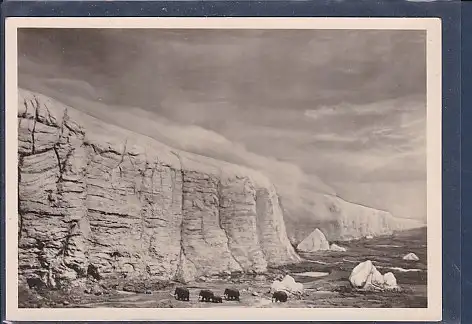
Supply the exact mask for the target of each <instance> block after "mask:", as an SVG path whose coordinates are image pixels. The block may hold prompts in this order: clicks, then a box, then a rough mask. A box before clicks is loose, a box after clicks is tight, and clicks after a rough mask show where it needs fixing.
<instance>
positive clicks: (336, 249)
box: [329, 243, 346, 252]
mask: <svg viewBox="0 0 472 324" xmlns="http://www.w3.org/2000/svg"><path fill="white" fill-rule="evenodd" d="M329 249H330V250H331V251H334V252H346V248H345V247H342V246H339V245H337V244H334V243H333V244H331V247H330V248H329Z"/></svg>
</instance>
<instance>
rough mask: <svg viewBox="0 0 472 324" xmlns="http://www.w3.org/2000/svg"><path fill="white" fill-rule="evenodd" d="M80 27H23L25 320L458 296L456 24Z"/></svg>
mask: <svg viewBox="0 0 472 324" xmlns="http://www.w3.org/2000/svg"><path fill="white" fill-rule="evenodd" d="M194 20H195V19H194ZM207 20H211V19H207ZM52 21H54V20H52ZM75 21H76V23H74V24H72V23H71V24H70V26H66V25H63V26H61V28H54V27H53V26H51V23H49V25H48V24H46V25H44V26H41V24H38V25H39V26H28V25H27V24H26V25H25V26H17V27H18V28H15V37H14V40H13V41H14V42H15V43H16V48H15V53H13V52H12V53H13V54H12V55H15V57H14V59H11V57H12V56H10V59H11V60H12V61H11V62H13V61H15V62H16V63H15V66H14V67H13V68H12V69H14V70H15V71H14V77H11V78H10V79H9V82H10V83H8V82H7V83H8V84H12V83H15V85H13V86H16V88H14V89H13V90H12V92H8V94H7V95H8V96H9V98H10V99H7V102H10V103H12V104H15V105H16V109H15V107H13V106H7V109H8V110H10V114H15V116H13V117H12V118H11V119H10V120H13V121H12V122H11V123H10V126H9V127H10V129H12V128H13V127H15V128H16V129H15V130H14V131H15V132H16V133H15V134H16V137H17V141H16V143H15V144H14V145H16V147H15V148H14V150H16V152H17V153H16V155H15V154H14V152H13V154H12V155H14V158H15V159H16V161H14V162H16V166H15V167H14V168H15V169H16V171H15V172H16V174H15V178H14V179H13V181H15V180H16V183H10V186H11V187H14V188H13V189H14V191H13V192H9V193H8V195H12V194H13V193H14V194H15V199H16V200H15V206H12V205H11V204H10V208H16V211H15V212H14V213H13V214H11V213H10V214H9V216H8V219H7V223H9V224H10V225H7V226H11V227H9V228H10V229H11V231H9V235H10V237H11V239H12V240H13V239H14V240H15V241H12V242H15V243H14V245H15V247H14V248H15V250H14V251H13V248H12V246H10V247H9V249H11V250H12V251H13V252H14V253H13V252H11V253H12V255H13V258H16V260H11V262H16V263H15V265H14V268H13V270H12V272H15V278H16V279H15V282H9V285H10V288H9V289H14V290H15V296H16V300H14V301H13V302H15V303H16V305H15V306H16V308H17V309H16V311H15V312H17V313H19V312H21V311H22V310H28V309H42V310H49V311H53V310H57V309H59V310H62V311H68V310H71V309H72V310H74V309H75V310H76V311H78V313H76V314H81V313H80V312H87V311H89V310H91V311H93V309H95V310H97V311H98V309H100V310H103V309H109V310H108V312H111V313H113V312H117V311H120V310H125V309H128V310H129V309H136V310H135V314H140V313H141V312H143V314H144V312H148V311H149V309H156V310H159V311H162V310H163V309H175V308H177V309H180V310H179V312H182V311H183V310H186V311H188V314H189V315H188V316H190V317H191V314H192V313H191V311H196V310H198V309H201V310H203V309H206V311H215V312H217V311H218V308H220V310H221V311H223V309H224V312H229V311H232V310H234V312H233V315H234V316H238V315H239V314H240V313H244V312H246V311H249V310H251V309H260V308H268V309H272V310H273V311H277V309H279V311H280V309H284V311H286V310H289V309H306V310H305V311H308V310H311V312H312V313H306V314H312V315H311V316H312V317H311V319H313V318H317V317H316V314H317V313H316V312H317V309H318V310H321V309H332V311H333V312H332V313H331V314H333V316H334V315H336V313H338V314H337V316H342V313H343V312H344V310H345V309H365V310H364V311H365V312H366V314H368V312H367V311H368V310H369V311H370V310H373V312H375V309H377V310H378V311H377V313H376V314H377V315H376V316H382V313H383V312H384V310H383V309H390V310H391V311H393V312H395V310H396V311H397V312H398V309H402V310H404V309H412V310H416V311H418V309H420V311H421V310H422V311H423V313H417V314H423V315H422V316H426V318H428V319H429V318H431V317H427V315H425V314H429V313H428V310H429V311H431V307H439V308H441V269H440V267H441V259H440V258H441V256H440V255H438V254H440V253H437V252H438V251H440V249H441V246H440V241H441V238H440V235H441V229H440V226H441V210H440V196H435V195H438V194H440V190H441V189H440V182H439V181H440V180H438V179H433V178H438V177H440V173H438V172H440V162H439V164H438V162H437V161H440V146H439V145H440V143H438V141H439V139H440V136H441V135H440V134H441V129H440V121H437V120H434V121H433V122H432V124H430V123H431V118H432V117H436V118H440V105H441V102H440V93H439V95H438V93H435V94H433V95H432V96H431V95H430V92H431V89H433V90H434V89H436V91H437V89H440V88H439V84H440V81H439V80H437V79H438V77H439V74H435V73H438V72H437V71H440V68H439V66H436V70H434V71H436V72H433V73H431V70H430V69H431V62H433V63H437V64H439V62H438V61H436V62H435V61H434V60H435V58H436V57H438V55H439V54H438V52H440V46H439V45H438V44H439V40H438V39H439V36H438V35H434V37H435V38H432V37H433V36H431V31H430V30H428V28H426V27H424V26H434V28H435V29H439V28H440V27H439V28H438V27H437V25H439V24H437V21H435V20H428V19H426V22H427V23H425V22H422V20H421V19H417V20H413V21H416V24H412V26H413V27H410V28H404V29H402V28H401V26H402V25H401V24H397V25H398V26H399V27H397V28H393V27H391V26H392V23H391V24H390V25H389V26H390V27H389V28H385V29H383V28H381V26H382V25H381V24H379V25H378V27H377V28H375V27H369V28H366V27H363V28H358V29H356V28H354V27H351V28H349V27H342V24H341V25H340V26H341V27H338V28H336V27H333V26H335V25H334V24H333V23H331V24H328V25H325V26H324V27H323V24H320V27H319V28H317V27H316V26H317V25H316V24H313V23H312V25H313V26H315V27H305V28H300V25H296V26H298V27H296V28H290V27H284V25H283V23H280V22H279V23H277V22H275V23H273V24H272V25H270V24H269V25H270V26H272V27H270V28H265V27H266V26H265V25H264V24H263V23H260V24H259V25H256V24H252V26H250V27H244V25H243V22H244V19H240V20H239V21H241V24H240V25H238V28H231V26H233V25H231V26H229V27H228V26H224V21H225V20H224V19H223V20H220V22H218V21H216V22H215V23H213V24H211V23H207V24H206V25H205V24H203V25H204V26H203V27H201V28H198V26H196V27H195V28H190V27H189V26H188V25H185V26H182V27H179V26H178V23H176V22H174V23H172V24H168V25H166V26H165V27H164V28H159V27H156V28H151V27H148V28H143V27H137V26H136V25H134V26H129V27H127V26H126V24H124V23H123V24H122V26H119V27H116V26H115V27H113V28H108V27H106V26H100V25H99V24H98V25H97V26H93V27H87V28H85V27H84V26H83V25H81V24H80V23H77V22H78V21H80V20H75ZM364 21H368V19H364ZM82 24H83V23H82ZM233 24H234V23H233ZM351 24H352V22H351ZM17 25H18V23H17ZM19 25H21V24H19ZM368 25H369V24H368ZM369 26H374V25H372V24H370V25H369ZM405 26H408V24H407V23H405ZM417 26H419V27H417ZM421 26H423V27H421ZM439 26H440V25H439ZM428 43H433V44H436V45H435V46H436V48H433V47H432V46H430V45H428ZM430 56H431V57H432V59H428V57H430ZM11 62H10V63H11ZM12 73H13V72H12ZM12 75H13V74H12ZM434 75H435V76H436V77H437V79H434V80H433V81H431V77H432V76H434ZM13 86H12V87H13ZM7 87H8V85H7ZM439 92H440V91H439ZM13 97H14V98H13ZM12 98H13V99H12ZM432 110H433V111H432ZM15 121H16V122H15ZM430 125H432V126H430ZM430 133H432V134H434V137H433V138H432V139H430V138H429V137H428V134H430ZM427 139H428V141H427ZM10 141H12V139H11V138H10ZM435 141H436V142H435ZM11 145H13V144H11ZM430 145H431V146H430ZM431 161H433V162H431ZM438 165H439V168H437V166H438ZM10 167H11V165H10ZM12 168H13V167H12ZM431 177H433V178H431ZM12 178H13V176H11V178H10V179H12ZM432 185H434V186H435V187H433V188H431V186H432ZM438 185H439V186H438ZM431 197H433V199H432V200H434V202H430V200H431ZM436 200H437V201H436ZM431 203H433V204H435V205H433V206H431V205H430V204H431ZM438 206H439V207H438ZM438 208H439V209H438ZM12 210H13V209H12ZM14 229H17V230H14ZM13 236H15V237H14V238H13ZM9 251H10V250H9ZM9 253H10V252H9ZM431 258H436V259H435V260H432V259H431ZM9 262H10V261H9ZM10 269H11V268H10ZM433 275H434V276H433ZM12 278H13V277H12ZM13 286H14V287H13ZM432 295H434V300H431V296H432ZM139 309H142V310H139ZM242 309H244V311H242ZM336 309H338V310H336ZM339 309H342V310H339ZM435 311H436V312H435V313H434V314H436V315H435V316H437V314H438V312H437V310H435ZM339 313H341V315H339ZM64 314H65V313H64ZM95 314H97V313H95ZM155 314H157V313H155ZM173 314H174V315H175V316H177V314H178V313H175V312H174V313H173ZM209 314H210V313H209ZM235 314H236V315H235ZM274 314H275V313H274ZM279 314H280V313H279ZM346 314H347V313H346ZM366 314H364V315H366ZM373 314H374V313H373ZM379 314H380V315H379ZM390 314H392V313H390ZM406 314H408V313H405V316H404V319H405V320H409V319H411V318H408V317H407V315H406ZM410 314H414V313H410ZM439 315H440V309H439ZM130 316H131V315H130ZM366 316H368V315H366ZM132 317H133V316H132ZM137 317H139V315H137ZM151 318H152V317H151ZM323 318H324V317H323ZM333 318H334V317H333ZM336 318H337V319H339V317H336ZM369 318H371V317H369ZM375 318H376V319H379V318H381V317H375ZM434 318H436V317H434Z"/></svg>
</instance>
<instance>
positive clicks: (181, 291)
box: [174, 287, 190, 301]
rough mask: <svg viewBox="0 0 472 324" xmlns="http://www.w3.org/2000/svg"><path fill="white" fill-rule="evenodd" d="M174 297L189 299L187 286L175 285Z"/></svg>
mask: <svg viewBox="0 0 472 324" xmlns="http://www.w3.org/2000/svg"><path fill="white" fill-rule="evenodd" d="M174 297H175V299H177V300H185V301H189V300H190V293H189V291H188V289H187V288H182V287H177V288H175V291H174Z"/></svg>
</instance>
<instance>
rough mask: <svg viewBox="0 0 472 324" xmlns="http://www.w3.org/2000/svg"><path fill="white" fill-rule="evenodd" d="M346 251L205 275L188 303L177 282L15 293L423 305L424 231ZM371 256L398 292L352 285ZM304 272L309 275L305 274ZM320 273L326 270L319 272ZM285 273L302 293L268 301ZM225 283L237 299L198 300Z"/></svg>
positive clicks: (46, 300) (47, 299)
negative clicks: (230, 274)
mask: <svg viewBox="0 0 472 324" xmlns="http://www.w3.org/2000/svg"><path fill="white" fill-rule="evenodd" d="M339 245H341V246H344V247H347V249H348V251H347V252H329V251H324V252H317V253H302V254H301V256H302V257H303V258H304V259H305V260H304V261H303V262H302V263H300V264H295V265H288V266H284V267H282V268H275V269H270V270H269V272H268V273H267V274H266V275H264V276H243V277H239V278H231V279H227V278H207V279H206V280H205V281H199V282H196V283H193V284H190V285H188V286H187V287H188V288H189V290H190V295H191V297H190V301H189V302H183V301H177V300H175V299H174V298H173V297H172V296H171V293H172V292H173V291H174V289H175V285H174V284H172V285H169V286H167V287H165V288H163V289H161V290H158V291H151V292H150V293H149V294H145V293H129V292H120V291H108V292H107V293H105V294H103V295H101V296H92V295H86V294H81V295H74V296H69V295H68V296H67V297H66V296H65V295H64V294H62V295H60V294H59V293H54V292H48V293H46V294H44V293H43V294H42V296H41V295H38V294H37V293H36V292H34V291H30V290H28V289H25V288H22V289H20V294H19V303H20V307H87V308H94V307H119V308H125V307H126V308H127V307H146V308H147V307H160V308H163V307H165V308H169V307H172V308H179V307H199V308H202V307H262V308H266V307H292V308H300V307H310V308H313V307H356V308H359V307H361V308H364V307H365V308H375V307H384V308H385V307H387V308H389V307H395V308H397V307H398V308H410V307H415V308H418V307H427V292H426V278H427V260H426V229H416V230H411V231H406V232H403V233H398V234H395V235H392V236H384V237H377V238H374V239H370V240H365V239H362V240H356V241H352V242H340V243H339ZM410 252H413V253H415V254H416V255H417V256H418V257H419V259H420V260H419V261H405V260H403V259H402V257H403V256H404V255H405V254H407V253H410ZM365 260H371V261H372V262H373V263H374V265H375V266H376V267H377V268H378V270H379V271H380V272H381V273H385V272H393V273H394V275H395V277H396V278H397V281H398V284H399V286H400V287H401V288H402V291H400V292H365V291H358V290H354V289H352V288H351V286H350V283H349V280H348V278H349V274H350V272H351V270H352V269H353V268H354V267H355V266H356V265H357V264H359V263H360V262H362V261H365ZM307 273H308V274H307ZM320 273H327V275H325V274H320ZM285 274H289V275H291V276H292V277H294V278H295V280H296V281H298V282H302V283H303V285H304V288H305V294H304V295H303V296H301V297H298V298H295V297H292V298H289V300H288V301H287V302H286V303H271V300H270V297H271V295H270V293H269V288H270V285H271V283H272V282H273V281H274V280H275V279H276V278H280V277H283V276H284V275H285ZM227 287H234V288H237V289H239V290H240V291H241V301H240V302H236V301H224V302H223V303H222V304H212V303H203V302H199V301H198V298H197V296H198V292H199V290H200V289H211V290H213V291H214V292H215V293H216V294H219V295H222V294H223V291H224V289H225V288H227Z"/></svg>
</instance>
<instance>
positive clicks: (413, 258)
mask: <svg viewBox="0 0 472 324" xmlns="http://www.w3.org/2000/svg"><path fill="white" fill-rule="evenodd" d="M403 260H407V261H419V260H420V258H418V256H417V255H416V254H414V253H408V254H407V255H405V256H404V257H403Z"/></svg>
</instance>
